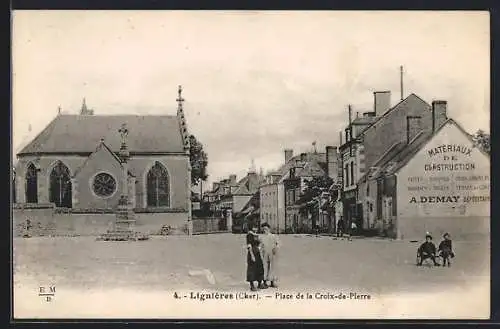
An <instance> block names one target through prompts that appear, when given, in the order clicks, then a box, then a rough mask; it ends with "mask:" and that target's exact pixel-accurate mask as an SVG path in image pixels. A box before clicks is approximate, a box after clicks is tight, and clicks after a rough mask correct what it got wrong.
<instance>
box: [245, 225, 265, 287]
mask: <svg viewBox="0 0 500 329" xmlns="http://www.w3.org/2000/svg"><path fill="white" fill-rule="evenodd" d="M259 245H260V240H259V236H258V235H257V227H256V226H255V225H252V227H251V230H250V231H248V234H247V282H249V283H250V290H252V291H256V290H257V287H256V285H255V283H256V282H257V284H258V287H259V288H264V282H263V281H264V264H263V263H262V257H261V255H260V249H259Z"/></svg>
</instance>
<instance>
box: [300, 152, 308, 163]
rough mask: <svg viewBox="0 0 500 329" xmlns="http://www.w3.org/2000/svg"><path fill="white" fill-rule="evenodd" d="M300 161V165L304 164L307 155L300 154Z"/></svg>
mask: <svg viewBox="0 0 500 329" xmlns="http://www.w3.org/2000/svg"><path fill="white" fill-rule="evenodd" d="M300 161H301V162H302V163H306V162H307V153H300Z"/></svg>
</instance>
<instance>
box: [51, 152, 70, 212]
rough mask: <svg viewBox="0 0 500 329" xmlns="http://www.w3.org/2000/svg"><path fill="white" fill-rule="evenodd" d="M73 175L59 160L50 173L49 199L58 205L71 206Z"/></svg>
mask: <svg viewBox="0 0 500 329" xmlns="http://www.w3.org/2000/svg"><path fill="white" fill-rule="evenodd" d="M71 189H72V187H71V175H70V173H69V169H68V167H66V165H65V164H64V163H62V162H61V161H58V162H57V163H56V165H55V166H54V168H53V169H52V171H51V173H50V190H49V200H50V202H52V203H55V205H56V207H63V208H71V207H72V203H73V200H72V197H71Z"/></svg>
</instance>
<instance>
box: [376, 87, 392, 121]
mask: <svg viewBox="0 0 500 329" xmlns="http://www.w3.org/2000/svg"><path fill="white" fill-rule="evenodd" d="M373 98H374V103H373V109H374V111H375V116H378V117H379V116H381V115H383V114H384V113H385V112H386V111H387V110H388V109H389V108H390V107H391V92H390V91H375V92H374V93H373Z"/></svg>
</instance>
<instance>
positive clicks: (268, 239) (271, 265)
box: [260, 223, 280, 288]
mask: <svg viewBox="0 0 500 329" xmlns="http://www.w3.org/2000/svg"><path fill="white" fill-rule="evenodd" d="M262 230H263V232H264V234H262V235H261V236H260V241H261V247H262V249H261V250H262V260H263V263H264V286H265V287H269V286H270V287H272V288H277V287H278V276H277V273H276V262H277V256H278V248H279V247H280V243H279V240H278V236H277V235H275V234H273V233H271V227H270V226H269V224H268V223H264V224H262ZM268 283H269V285H268Z"/></svg>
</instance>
